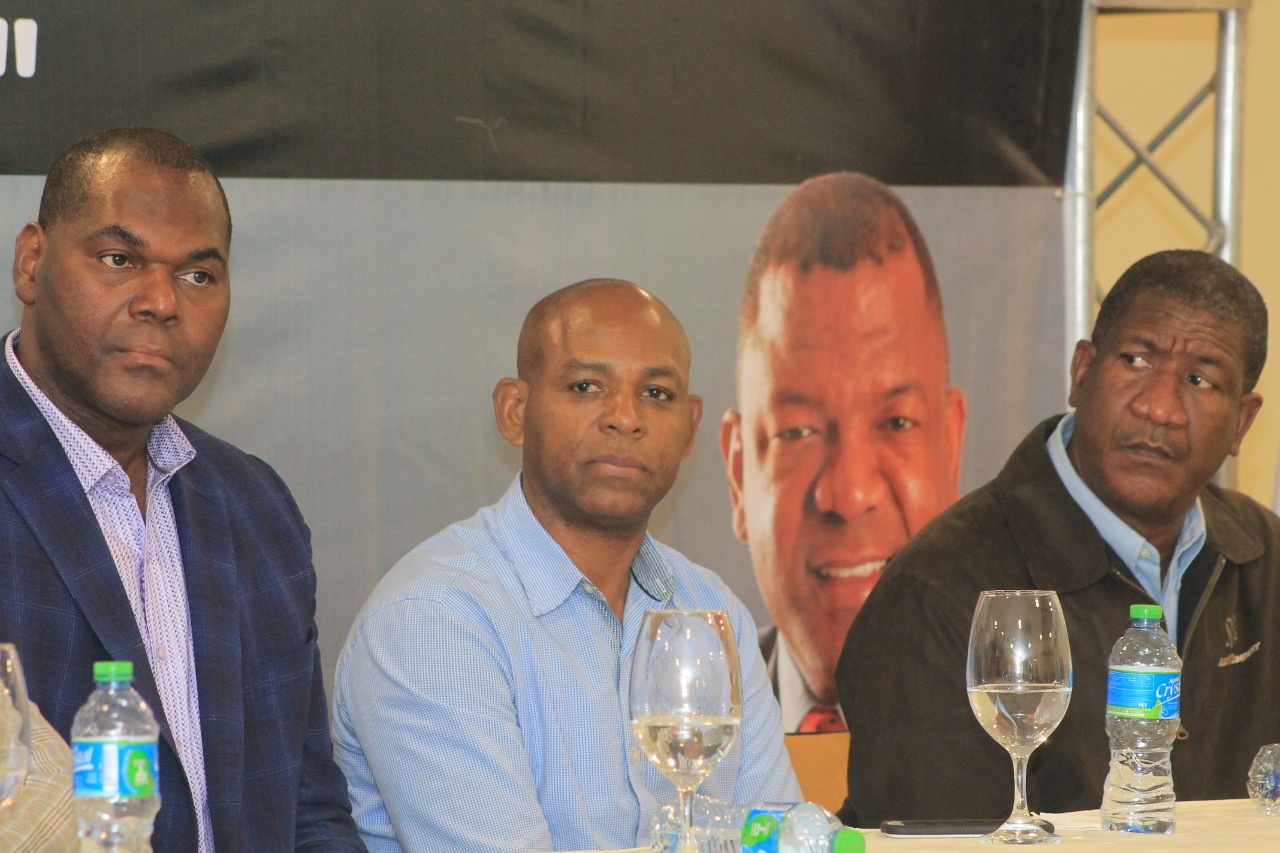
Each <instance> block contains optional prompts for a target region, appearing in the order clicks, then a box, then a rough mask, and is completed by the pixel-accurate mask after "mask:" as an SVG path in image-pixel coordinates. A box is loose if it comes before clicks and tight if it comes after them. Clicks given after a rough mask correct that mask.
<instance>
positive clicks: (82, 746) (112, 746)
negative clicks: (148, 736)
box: [71, 738, 159, 798]
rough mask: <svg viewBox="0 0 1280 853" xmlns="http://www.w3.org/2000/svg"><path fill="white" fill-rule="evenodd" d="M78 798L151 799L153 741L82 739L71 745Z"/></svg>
mask: <svg viewBox="0 0 1280 853" xmlns="http://www.w3.org/2000/svg"><path fill="white" fill-rule="evenodd" d="M71 763H72V768H73V774H74V780H75V795H76V796H77V797H131V798H132V797H139V798H140V797H154V796H155V795H156V783H157V781H158V778H159V774H158V772H157V771H158V768H157V765H156V742H155V741H154V740H133V739H129V738H124V739H114V738H113V739H106V738H82V739H79V740H74V741H72V742H71Z"/></svg>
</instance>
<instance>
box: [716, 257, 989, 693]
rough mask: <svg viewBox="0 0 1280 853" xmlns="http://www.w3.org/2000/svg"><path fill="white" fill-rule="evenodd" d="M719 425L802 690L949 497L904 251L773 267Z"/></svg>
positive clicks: (938, 338)
mask: <svg viewBox="0 0 1280 853" xmlns="http://www.w3.org/2000/svg"><path fill="white" fill-rule="evenodd" d="M739 357H740V363H739V371H740V381H739V388H740V391H739V402H740V409H739V410H738V411H737V412H733V411H731V412H730V413H729V414H728V415H727V416H726V420H725V431H724V436H723V438H724V440H725V447H726V463H727V465H728V471H729V477H730V480H731V493H732V495H733V500H734V520H735V528H736V532H737V534H738V536H739V537H741V538H743V539H745V540H746V541H747V543H748V545H749V548H750V552H751V560H752V564H753V567H754V571H755V575H756V579H757V582H758V583H759V585H760V590H761V593H762V595H763V597H764V601H765V604H766V605H767V607H768V608H769V612H770V613H771V614H772V616H773V617H774V619H775V620H776V622H777V624H778V627H779V630H780V631H781V633H782V636H783V637H784V638H785V640H786V644H787V648H788V649H789V651H790V653H791V655H792V657H793V658H794V660H795V662H796V664H797V665H798V667H799V669H800V672H801V675H802V676H803V678H804V680H805V683H806V685H807V686H808V688H809V691H810V692H811V693H812V694H813V695H814V696H815V697H816V698H817V699H819V700H821V701H825V702H834V701H835V698H836V697H835V687H834V681H833V675H834V671H835V665H836V661H837V659H838V658H839V654H840V650H841V647H842V646H843V644H844V638H845V634H846V633H848V629H849V625H850V624H851V623H852V621H853V618H854V616H856V615H857V613H858V610H859V609H860V608H861V607H862V603H863V602H864V601H865V600H866V597H867V594H868V593H869V592H870V591H871V588H872V586H874V584H875V583H876V581H877V580H879V578H880V573H881V569H882V568H883V566H884V564H885V561H886V560H887V559H888V558H890V557H891V556H893V554H894V553H895V552H896V551H897V550H898V549H899V548H901V547H902V545H903V544H904V543H905V542H906V541H907V539H908V538H909V537H910V536H911V535H912V534H914V533H915V532H916V531H917V530H919V529H920V528H921V527H923V526H924V524H925V523H926V522H928V521H929V520H930V519H932V518H933V517H934V516H935V515H936V514H937V513H938V512H939V511H941V510H942V509H944V508H945V507H946V506H947V505H949V504H950V503H951V502H952V501H954V500H955V497H956V491H957V484H958V477H959V457H960V448H961V441H962V438H963V432H964V415H965V413H964V400H963V396H962V394H961V392H960V391H959V389H948V387H947V350H946V341H945V333H944V330H943V327H942V320H941V312H940V310H939V308H938V306H937V305H936V304H930V302H929V301H928V300H927V298H926V295H925V284H924V276H923V273H922V270H921V266H920V263H919V261H918V260H917V258H916V254H915V252H914V250H913V249H912V248H911V247H910V245H908V246H907V248H905V249H904V250H902V251H898V252H893V253H886V254H885V255H884V256H883V262H879V261H876V260H874V259H867V260H863V261H860V262H858V263H857V264H855V265H854V266H853V267H852V268H851V269H848V270H838V269H833V268H830V267H824V266H817V267H813V268H811V269H810V270H809V271H808V272H807V273H805V272H800V271H799V270H797V269H796V268H795V266H794V265H785V266H782V267H774V268H772V269H771V270H769V271H768V272H766V273H765V275H764V277H763V278H762V279H761V284H760V306H759V313H758V316H757V320H756V323H755V328H754V330H753V331H752V332H750V333H748V334H746V335H745V336H744V339H743V345H742V347H741V350H740V356H739Z"/></svg>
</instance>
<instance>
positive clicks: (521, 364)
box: [516, 278, 690, 381]
mask: <svg viewBox="0 0 1280 853" xmlns="http://www.w3.org/2000/svg"><path fill="white" fill-rule="evenodd" d="M619 320H624V321H627V322H628V323H632V322H633V323H635V324H636V325H637V326H644V325H649V326H652V327H653V328H654V329H655V330H664V331H665V332H666V333H667V334H670V335H671V336H672V337H673V339H674V341H673V342H674V344H675V346H676V348H677V350H678V352H679V354H680V361H681V366H682V368H683V371H684V374H685V377H684V378H685V379H686V380H687V379H688V372H689V363H690V349H689V339H688V337H687V336H686V335H685V332H684V327H683V326H681V325H680V321H679V320H677V319H676V315H675V314H673V313H672V312H671V309H670V308H668V307H667V306H666V305H665V304H664V303H663V302H662V300H660V299H658V298H657V297H656V296H654V295H653V294H652V293H650V292H649V291H647V290H645V289H644V288H643V287H640V286H639V285H636V284H632V283H631V282H629V281H622V280H621V279H616V278H590V279H586V280H585V281H579V282H577V283H575V284H571V285H569V286H568V287H562V288H560V289H559V290H557V291H555V292H554V293H551V294H549V295H547V296H544V297H543V298H542V299H540V300H539V301H538V303H537V304H536V305H534V306H533V308H531V309H529V313H528V315H527V316H526V317H525V318H524V325H523V326H521V327H520V340H519V343H518V344H517V345H516V375H517V376H518V377H519V378H521V379H523V380H526V381H528V380H530V379H532V378H533V377H534V376H535V375H536V374H537V373H538V371H539V370H541V369H542V367H543V365H544V363H545V358H546V345H547V343H548V342H554V343H561V342H563V341H564V339H565V338H566V337H567V336H568V335H569V334H570V332H571V331H572V329H573V327H574V326H577V325H581V324H585V323H596V322H610V321H619Z"/></svg>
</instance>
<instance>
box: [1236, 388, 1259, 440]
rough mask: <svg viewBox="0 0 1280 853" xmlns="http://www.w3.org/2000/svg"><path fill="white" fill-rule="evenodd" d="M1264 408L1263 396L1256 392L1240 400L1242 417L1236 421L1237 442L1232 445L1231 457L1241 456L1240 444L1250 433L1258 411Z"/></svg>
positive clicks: (1251, 392)
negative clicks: (1246, 434)
mask: <svg viewBox="0 0 1280 853" xmlns="http://www.w3.org/2000/svg"><path fill="white" fill-rule="evenodd" d="M1261 408H1262V395H1261V394H1259V393H1257V392H1256V391H1250V392H1249V393H1248V394H1245V395H1244V396H1243V397H1241V398H1240V416H1239V418H1237V420H1236V440H1235V441H1234V442H1232V444H1231V455H1232V456H1239V455H1240V443H1241V442H1243V441H1244V436H1245V433H1247V432H1248V431H1249V427H1250V426H1252V425H1253V419H1254V418H1255V417H1257V415H1258V410H1259V409H1261Z"/></svg>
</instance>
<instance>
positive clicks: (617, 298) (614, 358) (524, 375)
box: [493, 279, 702, 572]
mask: <svg viewBox="0 0 1280 853" xmlns="http://www.w3.org/2000/svg"><path fill="white" fill-rule="evenodd" d="M517 362H518V368H519V372H520V373H519V378H516V379H512V378H504V379H500V380H498V384H497V387H495V388H494V389H493V407H494V415H495V416H496V418H497V424H498V429H499V431H500V432H501V433H502V435H503V437H504V438H505V439H506V440H507V441H509V442H510V443H511V444H513V445H515V446H516V447H519V448H521V450H522V455H521V479H520V481H521V485H522V488H523V490H524V496H525V499H526V500H527V501H528V502H529V507H530V509H532V510H533V514H534V515H535V516H536V517H537V519H538V520H539V522H541V523H542V525H543V526H544V527H545V528H546V529H547V530H548V531H549V532H551V535H552V536H553V537H555V538H556V541H557V542H559V543H560V545H561V546H562V547H564V548H565V550H566V552H568V553H569V554H570V555H571V557H572V559H574V561H575V562H576V563H577V565H578V567H579V568H582V569H583V571H584V572H586V571H587V569H586V568H584V566H589V565H590V564H592V563H593V562H595V560H596V559H597V558H598V557H600V556H601V553H603V552H599V553H597V550H598V548H599V547H600V546H601V541H602V540H601V541H596V540H593V539H592V537H594V536H596V535H597V534H604V535H605V537H606V538H607V539H609V540H610V541H614V542H618V541H623V542H626V543H628V545H627V547H631V546H635V547H636V548H638V547H639V539H638V538H636V537H641V536H643V534H644V530H645V527H646V525H647V524H648V522H649V513H650V512H652V511H653V508H654V507H655V506H656V505H657V504H658V502H659V501H660V500H662V498H663V496H664V495H666V493H667V491H668V490H669V489H670V488H671V485H672V483H674V482H675V478H676V473H677V472H678V471H679V468H680V461H681V460H682V459H684V458H685V456H687V455H688V454H689V451H690V450H692V449H693V438H694V435H695V434H696V432H697V429H698V421H699V420H700V419H701V417H702V400H701V398H699V397H698V396H697V395H696V394H691V393H689V340H688V338H687V337H686V336H685V333H684V329H683V328H681V326H680V321H678V320H677V319H676V318H675V315H674V314H672V313H671V310H670V309H669V308H667V306H665V305H663V304H662V302H661V301H659V300H658V299H657V298H655V297H654V296H653V294H651V293H649V292H648V291H647V290H644V289H643V288H641V287H637V286H636V285H634V284H631V283H630V282H626V281H618V280H616V279H591V280H589V281H580V282H578V283H577V284H571V285H569V286H568V287H566V288H563V289H562V290H557V291H556V292H555V293H553V294H551V295H550V296H548V297H546V298H545V299H543V300H541V301H540V302H538V304H537V305H535V306H533V310H531V311H530V312H529V316H528V317H527V318H525V321H524V326H523V328H522V329H521V330H520V343H519V352H518V355H517ZM591 531H594V532H591ZM583 537H585V538H583ZM592 542H594V544H592ZM606 550H607V549H606ZM632 555H633V556H634V552H632ZM629 564H630V557H628V558H627V561H626V563H625V564H624V565H623V568H624V569H625V568H626V567H627V566H629Z"/></svg>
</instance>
